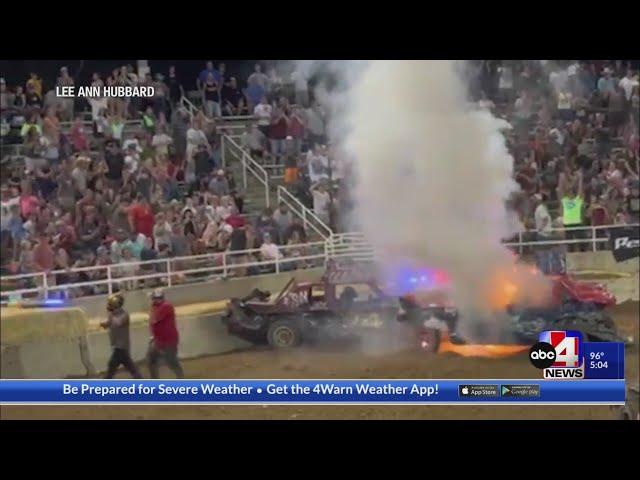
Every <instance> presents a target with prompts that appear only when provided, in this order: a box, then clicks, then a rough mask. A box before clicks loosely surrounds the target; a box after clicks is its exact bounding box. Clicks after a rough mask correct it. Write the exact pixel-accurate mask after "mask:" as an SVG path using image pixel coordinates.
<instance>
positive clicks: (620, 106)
mask: <svg viewBox="0 0 640 480" xmlns="http://www.w3.org/2000/svg"><path fill="white" fill-rule="evenodd" d="M626 120H627V100H626V98H625V92H624V90H623V89H622V87H621V86H615V87H614V88H613V90H612V91H611V92H610V93H609V127H610V129H611V135H612V136H613V137H618V136H620V135H621V134H622V130H623V128H624V125H625V123H626Z"/></svg>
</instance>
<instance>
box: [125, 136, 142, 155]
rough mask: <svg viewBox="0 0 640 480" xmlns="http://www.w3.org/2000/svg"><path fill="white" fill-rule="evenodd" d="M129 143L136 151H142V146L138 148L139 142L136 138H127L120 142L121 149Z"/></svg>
mask: <svg viewBox="0 0 640 480" xmlns="http://www.w3.org/2000/svg"><path fill="white" fill-rule="evenodd" d="M129 145H133V146H135V147H136V152H138V153H142V148H140V142H139V141H138V139H137V138H127V139H126V140H125V141H124V142H122V150H127V148H129Z"/></svg>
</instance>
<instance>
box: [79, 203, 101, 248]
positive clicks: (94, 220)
mask: <svg viewBox="0 0 640 480" xmlns="http://www.w3.org/2000/svg"><path fill="white" fill-rule="evenodd" d="M76 231H77V232H78V242H77V244H76V246H77V247H78V249H79V250H82V251H89V252H95V251H96V249H97V248H98V247H99V246H100V243H102V239H103V234H104V225H103V222H102V219H101V218H100V217H99V216H98V212H97V210H96V207H94V206H93V205H89V206H87V207H85V209H84V214H83V215H79V216H78V217H77V218H76Z"/></svg>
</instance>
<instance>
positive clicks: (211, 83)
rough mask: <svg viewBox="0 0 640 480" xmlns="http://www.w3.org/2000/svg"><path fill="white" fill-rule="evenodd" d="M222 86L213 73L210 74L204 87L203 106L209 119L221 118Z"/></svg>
mask: <svg viewBox="0 0 640 480" xmlns="http://www.w3.org/2000/svg"><path fill="white" fill-rule="evenodd" d="M220 88H221V87H220V84H219V83H218V82H217V81H216V80H215V78H214V76H213V73H209V74H208V75H207V78H206V80H205V82H204V85H203V86H202V104H203V105H204V108H205V112H206V114H207V116H209V117H214V118H217V117H220V116H222V112H221V109H220Z"/></svg>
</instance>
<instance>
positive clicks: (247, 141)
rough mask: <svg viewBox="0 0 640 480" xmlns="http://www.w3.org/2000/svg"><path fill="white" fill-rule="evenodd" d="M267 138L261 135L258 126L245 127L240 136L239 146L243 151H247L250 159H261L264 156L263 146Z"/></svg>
mask: <svg viewBox="0 0 640 480" xmlns="http://www.w3.org/2000/svg"><path fill="white" fill-rule="evenodd" d="M266 142H267V137H266V136H265V135H264V133H262V131H261V130H260V128H259V127H258V125H256V124H255V123H254V124H251V125H247V127H246V130H245V132H244V133H243V134H242V139H241V144H242V147H243V148H244V149H245V150H248V151H249V154H250V155H251V156H252V157H258V158H262V157H263V156H264V151H265V148H264V146H265V144H266Z"/></svg>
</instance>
